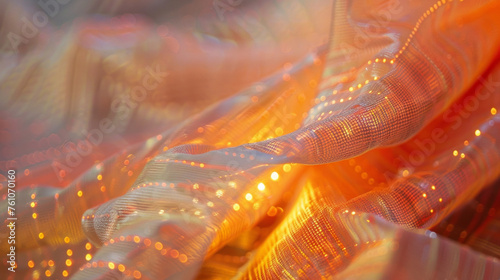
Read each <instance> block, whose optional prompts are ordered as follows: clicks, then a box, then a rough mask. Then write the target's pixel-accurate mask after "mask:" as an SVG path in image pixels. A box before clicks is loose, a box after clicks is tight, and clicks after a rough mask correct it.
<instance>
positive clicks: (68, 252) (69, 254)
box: [66, 249, 73, 257]
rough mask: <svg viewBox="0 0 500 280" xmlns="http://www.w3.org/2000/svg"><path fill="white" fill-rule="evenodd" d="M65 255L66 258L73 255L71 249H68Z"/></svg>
mask: <svg viewBox="0 0 500 280" xmlns="http://www.w3.org/2000/svg"><path fill="white" fill-rule="evenodd" d="M66 255H68V256H70V257H71V256H72V255H73V251H71V249H68V250H67V251H66Z"/></svg>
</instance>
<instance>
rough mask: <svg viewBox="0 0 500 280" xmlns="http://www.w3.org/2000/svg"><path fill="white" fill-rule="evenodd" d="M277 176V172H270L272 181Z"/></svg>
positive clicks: (277, 177)
mask: <svg viewBox="0 0 500 280" xmlns="http://www.w3.org/2000/svg"><path fill="white" fill-rule="evenodd" d="M279 177H280V175H279V174H278V172H273V173H271V179H272V180H273V181H276V180H278V179H279Z"/></svg>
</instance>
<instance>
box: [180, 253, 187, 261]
mask: <svg viewBox="0 0 500 280" xmlns="http://www.w3.org/2000/svg"><path fill="white" fill-rule="evenodd" d="M179 261H180V262H181V263H185V262H187V256H186V255H184V254H181V255H180V256H179Z"/></svg>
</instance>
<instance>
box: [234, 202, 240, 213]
mask: <svg viewBox="0 0 500 280" xmlns="http://www.w3.org/2000/svg"><path fill="white" fill-rule="evenodd" d="M233 209H234V211H238V210H240V205H239V204H238V203H235V204H234V205H233Z"/></svg>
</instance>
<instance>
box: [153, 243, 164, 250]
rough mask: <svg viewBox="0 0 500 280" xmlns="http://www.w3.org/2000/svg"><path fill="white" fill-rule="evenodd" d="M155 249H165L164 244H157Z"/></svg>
mask: <svg viewBox="0 0 500 280" xmlns="http://www.w3.org/2000/svg"><path fill="white" fill-rule="evenodd" d="M155 248H156V250H158V251H160V250H161V249H163V244H161V243H160V242H156V243H155Z"/></svg>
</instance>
